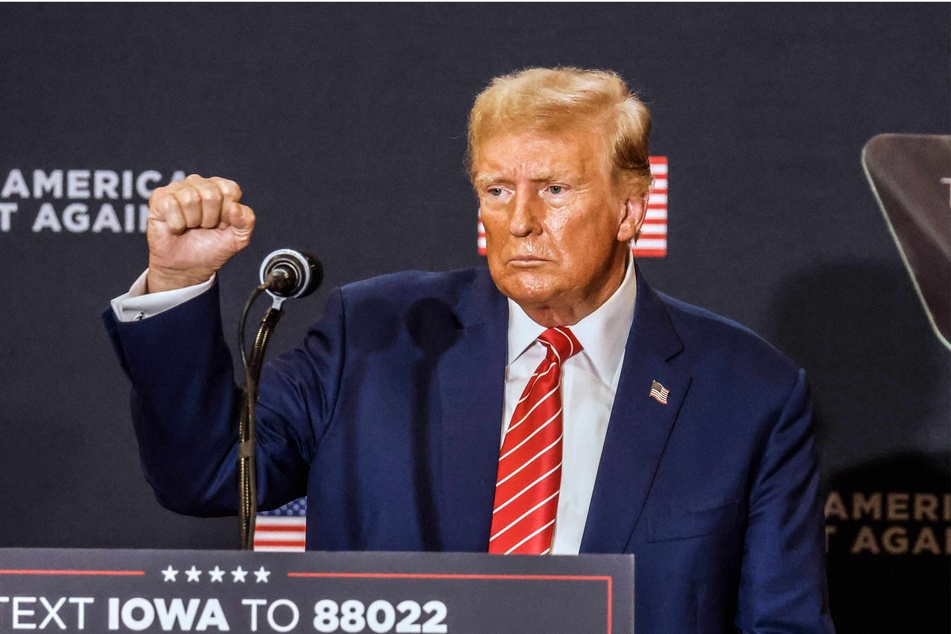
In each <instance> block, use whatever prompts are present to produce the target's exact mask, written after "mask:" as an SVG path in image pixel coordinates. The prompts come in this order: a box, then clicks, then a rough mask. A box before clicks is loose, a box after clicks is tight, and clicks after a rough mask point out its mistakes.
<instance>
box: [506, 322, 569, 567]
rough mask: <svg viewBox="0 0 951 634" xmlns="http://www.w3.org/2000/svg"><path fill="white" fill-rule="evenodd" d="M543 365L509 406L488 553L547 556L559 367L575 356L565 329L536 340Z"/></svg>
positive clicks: (554, 503) (557, 452)
mask: <svg viewBox="0 0 951 634" xmlns="http://www.w3.org/2000/svg"><path fill="white" fill-rule="evenodd" d="M538 341H539V343H541V344H542V345H543V346H545V360H544V361H542V362H541V364H540V365H539V366H538V369H537V370H535V374H533V375H532V378H530V379H529V380H528V384H527V385H526V386H525V391H524V392H522V398H520V399H519V401H518V404H517V405H516V406H515V412H514V413H513V414H512V422H511V423H510V424H509V427H508V429H507V430H506V432H505V440H504V441H503V442H502V449H501V451H500V453H499V475H498V479H497V480H496V484H495V505H494V510H493V511H492V530H491V537H490V539H489V552H490V553H496V554H506V555H508V554H519V555H545V554H548V552H549V551H550V550H551V540H552V535H554V533H555V513H556V511H557V510H558V490H559V489H560V487H561V439H562V422H561V409H562V407H561V366H562V364H563V363H564V362H565V361H567V360H568V358H569V357H571V356H572V355H574V354H576V353H578V352H580V351H581V344H580V343H578V340H577V339H575V336H574V335H573V334H571V331H570V330H568V329H567V328H560V327H559V328H549V329H548V330H546V331H545V332H543V333H542V334H541V336H540V337H539V338H538Z"/></svg>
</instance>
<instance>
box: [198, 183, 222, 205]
mask: <svg viewBox="0 0 951 634" xmlns="http://www.w3.org/2000/svg"><path fill="white" fill-rule="evenodd" d="M200 193H201V199H202V201H203V202H205V203H206V204H211V205H213V204H216V203H220V202H221V193H220V192H219V191H218V190H217V189H213V188H211V187H205V188H202V190H201V192H200Z"/></svg>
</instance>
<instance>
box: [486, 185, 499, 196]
mask: <svg viewBox="0 0 951 634" xmlns="http://www.w3.org/2000/svg"><path fill="white" fill-rule="evenodd" d="M488 192H489V196H501V195H502V188H501V187H490V188H489V189H488Z"/></svg>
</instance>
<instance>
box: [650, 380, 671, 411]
mask: <svg viewBox="0 0 951 634" xmlns="http://www.w3.org/2000/svg"><path fill="white" fill-rule="evenodd" d="M668 396H670V390H668V389H667V388H666V387H664V386H663V385H661V384H660V383H658V382H657V381H653V382H652V383H651V397H653V398H654V399H656V400H657V402H658V403H661V404H663V405H666V404H667V397H668Z"/></svg>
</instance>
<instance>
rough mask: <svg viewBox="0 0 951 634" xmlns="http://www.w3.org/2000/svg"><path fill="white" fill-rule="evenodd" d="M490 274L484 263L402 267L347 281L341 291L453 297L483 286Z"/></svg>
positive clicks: (379, 295)
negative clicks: (433, 268) (429, 268)
mask: <svg viewBox="0 0 951 634" xmlns="http://www.w3.org/2000/svg"><path fill="white" fill-rule="evenodd" d="M487 278H488V279H491V278H489V272H488V269H487V268H485V267H472V268H467V269H458V270H455V271H400V272H398V273H387V274H385V275H378V276H376V277H371V278H369V279H366V280H361V281H359V282H353V283H351V284H347V285H345V286H343V287H342V288H341V292H342V293H343V294H344V295H345V296H346V297H348V298H353V299H370V298H392V299H394V300H403V301H405V300H407V299H419V298H440V299H452V298H455V297H458V296H459V295H460V294H463V293H465V292H467V291H469V290H470V289H472V288H473V287H484V286H485V280H486V279H487ZM493 288H494V286H493Z"/></svg>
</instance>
